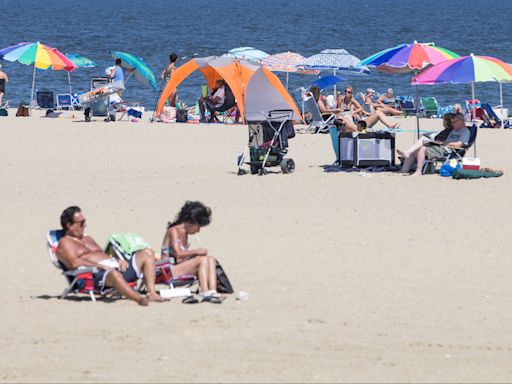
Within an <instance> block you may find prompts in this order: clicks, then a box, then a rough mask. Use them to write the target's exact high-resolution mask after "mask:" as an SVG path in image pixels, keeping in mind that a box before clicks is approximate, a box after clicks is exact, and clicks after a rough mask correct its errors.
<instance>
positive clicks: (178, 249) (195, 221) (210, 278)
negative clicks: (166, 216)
mask: <svg viewBox="0 0 512 384" xmlns="http://www.w3.org/2000/svg"><path fill="white" fill-rule="evenodd" d="M210 216H211V210H210V208H208V207H205V206H204V205H203V204H202V203H200V202H198V201H187V202H186V203H185V205H184V206H183V207H182V208H181V211H180V213H179V214H178V215H177V216H176V219H175V220H174V221H173V222H169V223H168V224H167V230H166V232H165V236H164V239H163V241H162V258H170V261H171V264H173V265H172V266H171V272H172V274H173V275H174V276H179V275H196V276H197V278H198V279H199V291H200V296H201V297H202V299H203V301H207V302H211V303H215V304H218V303H221V301H222V300H221V298H220V296H219V294H218V293H217V274H216V272H215V265H216V260H215V258H214V257H213V256H211V255H208V250H207V249H206V248H197V249H192V248H191V246H190V244H189V242H188V235H193V234H196V233H199V231H200V230H201V228H202V227H204V226H206V225H208V224H210Z"/></svg>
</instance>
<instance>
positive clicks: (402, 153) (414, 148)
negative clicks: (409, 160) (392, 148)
mask: <svg viewBox="0 0 512 384" xmlns="http://www.w3.org/2000/svg"><path fill="white" fill-rule="evenodd" d="M421 147H423V140H421V139H420V140H418V141H416V143H414V145H413V146H412V147H411V148H409V149H408V150H407V151H401V150H400V149H397V150H396V152H397V153H398V155H399V156H402V157H409V156H410V155H411V153H413V152H416V151H417V150H418V149H420V148H421Z"/></svg>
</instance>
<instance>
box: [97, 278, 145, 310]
mask: <svg viewBox="0 0 512 384" xmlns="http://www.w3.org/2000/svg"><path fill="white" fill-rule="evenodd" d="M105 286H107V287H113V288H115V289H116V290H117V292H119V293H120V294H121V295H123V296H124V297H126V298H127V299H130V300H133V301H135V302H137V303H138V304H139V305H142V306H146V305H148V302H149V300H148V298H147V297H144V296H142V295H140V294H139V293H137V292H135V291H134V290H133V289H132V287H130V286H129V285H128V283H127V282H126V280H125V279H124V278H123V276H122V275H121V273H120V272H119V271H118V270H116V269H112V270H110V271H108V272H107V276H106V278H105Z"/></svg>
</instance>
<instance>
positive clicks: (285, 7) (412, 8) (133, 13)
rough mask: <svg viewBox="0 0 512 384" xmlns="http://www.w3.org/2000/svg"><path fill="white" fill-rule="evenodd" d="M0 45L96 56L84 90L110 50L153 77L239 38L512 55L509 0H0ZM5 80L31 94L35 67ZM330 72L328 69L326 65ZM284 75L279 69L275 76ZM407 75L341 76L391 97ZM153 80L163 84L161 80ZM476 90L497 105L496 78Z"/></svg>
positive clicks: (193, 89) (146, 92) (13, 69)
mask: <svg viewBox="0 0 512 384" xmlns="http://www.w3.org/2000/svg"><path fill="white" fill-rule="evenodd" d="M1 4H2V33H1V34H0V48H3V47H7V46H9V45H12V44H15V43H18V42H21V41H41V42H42V43H45V44H48V45H51V46H54V47H56V48H58V49H59V50H60V51H61V52H63V53H79V54H82V55H84V56H86V57H89V58H90V59H92V60H94V61H95V62H97V63H98V67H96V68H80V69H78V70H77V71H75V72H73V73H72V74H71V79H72V87H73V91H74V92H82V91H86V90H88V88H89V84H90V79H91V77H94V76H102V75H104V70H105V68H106V67H108V66H110V65H112V63H113V60H112V58H111V56H110V53H109V51H110V50H120V51H126V52H131V53H134V54H137V55H138V56H140V57H142V58H143V59H144V60H145V61H146V62H147V64H148V65H149V66H150V67H151V68H152V70H153V71H154V72H155V75H156V76H157V78H159V76H160V73H161V71H162V69H163V68H164V66H165V65H166V63H167V61H168V57H169V54H170V53H172V52H175V53H177V54H178V56H179V58H180V61H179V63H183V62H185V61H186V60H188V59H190V58H191V57H193V56H194V55H197V56H208V55H221V54H223V53H225V52H226V51H227V50H229V49H231V48H235V47H240V46H252V47H256V48H258V49H261V50H263V51H266V52H268V53H270V54H272V53H278V52H282V51H288V50H290V51H294V52H298V53H301V54H302V55H304V56H306V57H307V56H310V55H312V54H315V53H318V52H319V51H321V50H323V49H327V48H344V49H347V50H348V51H349V52H350V53H352V54H354V55H355V56H357V57H359V58H361V59H362V58H365V57H367V56H369V55H371V54H373V53H375V52H378V51H380V50H382V49H385V48H389V47H392V46H395V45H397V44H401V43H408V42H412V41H414V40H417V41H420V42H434V43H435V44H436V45H438V46H442V47H446V48H448V49H450V50H452V51H454V52H457V53H459V54H460V55H467V54H469V53H474V54H478V55H489V56H495V57H497V58H500V59H501V60H504V61H506V62H512V40H511V39H510V36H509V35H508V33H509V31H510V27H509V26H510V20H511V16H512V3H511V2H510V0H499V1H498V0H495V1H491V0H450V1H446V0H428V1H424V0H423V1H415V0H409V1H405V0H403V1H399V2H397V1H381V0H359V1H352V0H346V1H342V0H322V1H311V0H224V1H220V2H212V1H207V0H175V1H165V0H151V1H145V0H129V1H110V0H87V1H77V0H75V1H73V0H70V1H67V2H65V1H62V0H45V1H40V0H37V1H36V0H24V1H20V0H2V2H1ZM4 70H5V71H6V72H7V73H8V75H9V78H10V83H9V84H8V87H7V95H6V98H7V99H10V100H11V105H15V104H17V103H18V102H19V101H21V100H24V101H26V102H28V101H29V100H30V90H31V84H32V71H33V67H30V66H26V65H23V64H20V63H11V62H4ZM324 74H327V73H324ZM278 75H279V76H281V77H282V78H283V79H284V74H278ZM315 78H316V77H315V76H306V75H296V74H290V89H294V88H297V87H299V86H309V85H310V84H311V82H312V81H313V80H314V79H315ZM410 80H411V75H407V74H405V75H388V74H381V73H377V72H372V73H371V74H370V75H369V76H367V77H353V78H350V77H348V78H347V82H346V83H347V84H351V85H352V86H353V87H354V88H355V90H356V92H359V91H364V90H365V89H366V88H367V87H372V88H374V89H376V90H377V91H378V92H384V91H385V89H386V88H387V87H393V88H394V89H395V94H396V95H412V94H414V89H413V88H412V87H411V85H410ZM202 83H203V80H202V78H201V76H200V75H199V74H195V75H193V76H191V77H190V78H189V79H187V80H186V81H185V82H184V83H182V85H181V86H180V88H179V92H180V93H179V94H180V98H181V99H182V100H184V101H185V102H187V103H189V104H191V103H193V102H194V100H195V98H196V97H197V96H198V95H199V94H200V89H201V87H200V85H201V84H202ZM159 85H160V84H159ZM36 88H37V89H47V90H52V91H54V92H55V93H56V94H57V93H66V92H67V91H68V89H69V88H68V77H67V74H66V73H65V72H63V71H43V70H37V77H36ZM503 91H504V104H505V105H506V106H509V107H510V106H512V85H510V84H504V86H503ZM420 93H421V95H425V96H426V95H428V96H435V97H437V99H438V101H439V102H440V104H442V105H446V104H453V103H455V102H462V103H463V102H464V100H466V99H469V98H470V95H471V93H470V86H469V85H462V84H459V85H438V86H422V87H420ZM476 96H477V98H479V99H480V100H486V101H489V102H491V103H492V104H498V103H499V85H498V84H496V83H480V84H477V85H476ZM123 97H124V98H125V99H127V100H140V101H142V102H143V103H144V104H145V105H146V108H150V109H152V108H154V105H155V102H156V100H157V98H158V91H153V90H151V89H149V88H144V87H142V86H140V85H139V84H138V83H137V81H136V80H135V79H130V81H129V82H128V83H127V90H126V91H125V94H124V96H123Z"/></svg>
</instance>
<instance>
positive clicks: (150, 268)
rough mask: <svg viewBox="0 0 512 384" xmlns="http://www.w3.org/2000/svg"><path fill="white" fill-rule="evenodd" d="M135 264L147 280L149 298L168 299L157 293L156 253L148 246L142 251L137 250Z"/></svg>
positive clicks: (159, 300) (153, 299)
mask: <svg viewBox="0 0 512 384" xmlns="http://www.w3.org/2000/svg"><path fill="white" fill-rule="evenodd" d="M133 258H134V260H132V262H135V265H136V266H137V271H138V272H139V273H140V272H142V274H143V275H144V281H145V282H146V287H147V290H148V299H149V300H150V301H158V302H162V301H167V300H166V299H164V298H163V297H162V296H160V295H159V294H158V293H156V289H155V276H156V273H155V253H154V252H153V251H152V250H151V249H149V248H147V249H144V250H142V251H139V252H137V253H136V254H135V255H133Z"/></svg>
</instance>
